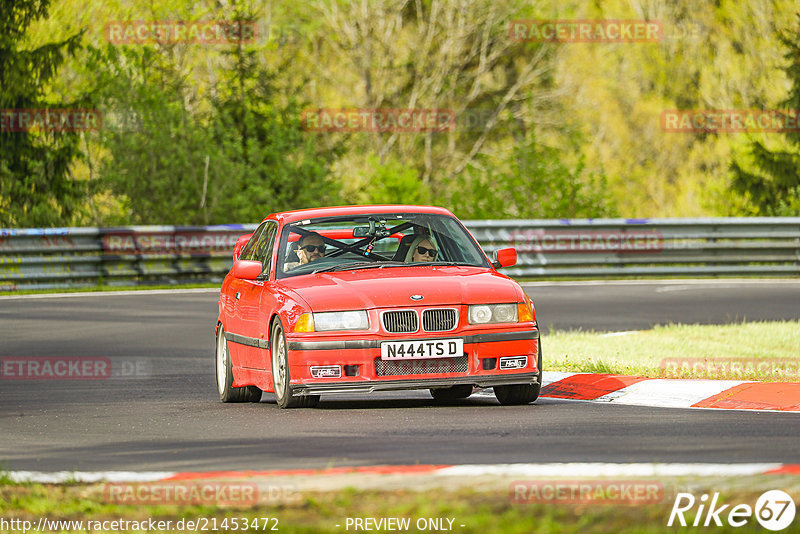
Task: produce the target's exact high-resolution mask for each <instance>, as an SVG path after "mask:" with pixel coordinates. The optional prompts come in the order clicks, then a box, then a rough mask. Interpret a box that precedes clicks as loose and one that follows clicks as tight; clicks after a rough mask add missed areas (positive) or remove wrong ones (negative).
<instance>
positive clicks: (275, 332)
mask: <svg viewBox="0 0 800 534" xmlns="http://www.w3.org/2000/svg"><path fill="white" fill-rule="evenodd" d="M271 340H272V343H271V344H270V349H271V350H270V353H271V357H272V360H271V361H272V385H273V389H274V391H275V400H276V401H277V402H278V406H279V407H281V408H313V407H314V406H316V405H317V403H319V395H304V396H296V395H293V394H292V386H291V385H290V380H291V375H290V374H289V351H288V350H287V347H286V336H285V335H284V334H283V327H282V326H281V322H280V321H279V320H276V321H275V324H273V325H272V336H271Z"/></svg>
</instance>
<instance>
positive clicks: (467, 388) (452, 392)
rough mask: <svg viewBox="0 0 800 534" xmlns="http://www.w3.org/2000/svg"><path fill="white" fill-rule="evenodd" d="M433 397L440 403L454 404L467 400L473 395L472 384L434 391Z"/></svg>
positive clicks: (432, 391) (432, 392)
mask: <svg viewBox="0 0 800 534" xmlns="http://www.w3.org/2000/svg"><path fill="white" fill-rule="evenodd" d="M430 391H431V396H432V397H433V400H435V401H436V402H440V403H446V402H454V401H457V400H460V399H466V398H467V397H469V396H470V395H472V385H471V384H461V385H458V386H450V387H449V388H437V389H432V390H430Z"/></svg>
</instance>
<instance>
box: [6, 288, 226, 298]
mask: <svg viewBox="0 0 800 534" xmlns="http://www.w3.org/2000/svg"><path fill="white" fill-rule="evenodd" d="M173 293H219V288H218V287H193V288H188V289H141V290H125V291H89V292H86V293H33V294H30V295H3V296H0V300H13V299H63V298H72V297H83V298H85V297H126V296H130V295H169V294H173Z"/></svg>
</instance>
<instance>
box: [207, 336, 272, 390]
mask: <svg viewBox="0 0 800 534" xmlns="http://www.w3.org/2000/svg"><path fill="white" fill-rule="evenodd" d="M214 359H215V362H216V368H217V391H218V392H219V400H221V401H222V402H259V401H260V400H261V390H260V389H259V388H257V387H256V386H242V387H238V388H235V387H233V369H232V364H231V355H230V353H229V352H228V340H227V339H225V330H224V329H223V328H222V326H220V327H219V330H218V331H217V349H216V354H215V357H214Z"/></svg>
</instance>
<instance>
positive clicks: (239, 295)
mask: <svg viewBox="0 0 800 534" xmlns="http://www.w3.org/2000/svg"><path fill="white" fill-rule="evenodd" d="M241 296H242V292H241V291H237V292H236V300H239V299H240V298H241Z"/></svg>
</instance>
